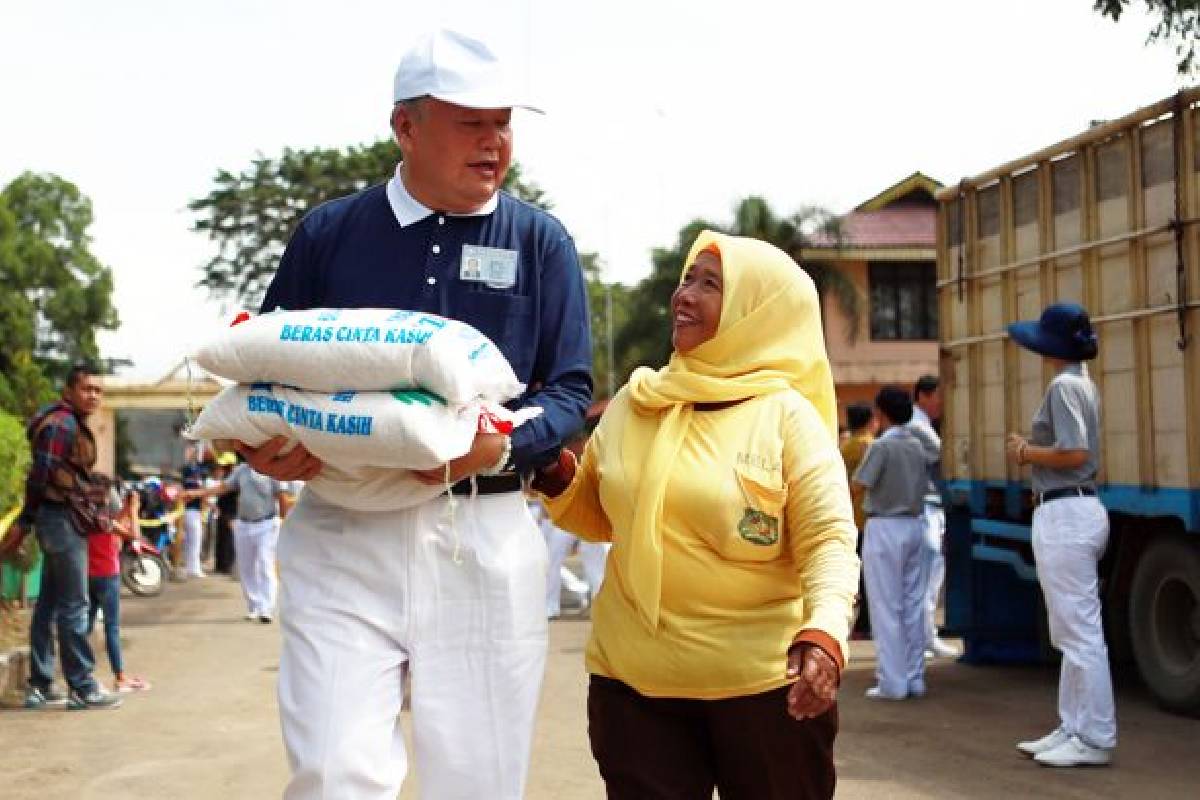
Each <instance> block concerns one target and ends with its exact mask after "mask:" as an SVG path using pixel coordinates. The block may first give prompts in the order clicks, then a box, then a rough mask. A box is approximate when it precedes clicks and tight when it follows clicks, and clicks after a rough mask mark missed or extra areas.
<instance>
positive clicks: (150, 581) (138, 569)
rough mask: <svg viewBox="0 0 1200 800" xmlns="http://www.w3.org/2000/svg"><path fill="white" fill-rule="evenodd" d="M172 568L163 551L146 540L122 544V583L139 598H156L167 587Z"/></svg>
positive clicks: (127, 540) (128, 540) (128, 541)
mask: <svg viewBox="0 0 1200 800" xmlns="http://www.w3.org/2000/svg"><path fill="white" fill-rule="evenodd" d="M170 575H171V568H170V566H168V564H167V559H166V558H164V557H163V554H162V551H160V550H159V549H158V548H157V547H155V546H154V545H152V544H150V542H148V541H146V540H145V539H141V538H139V539H132V540H130V539H126V540H125V541H124V542H122V544H121V583H123V584H124V585H125V588H127V589H129V591H131V592H133V593H134V594H135V595H137V596H138V597H156V596H158V595H160V594H162V591H163V589H165V588H166V586H167V579H168V578H169V577H170Z"/></svg>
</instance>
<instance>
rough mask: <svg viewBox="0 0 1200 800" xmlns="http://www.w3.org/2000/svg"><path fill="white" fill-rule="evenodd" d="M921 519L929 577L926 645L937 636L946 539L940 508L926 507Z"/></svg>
mask: <svg viewBox="0 0 1200 800" xmlns="http://www.w3.org/2000/svg"><path fill="white" fill-rule="evenodd" d="M921 519H922V522H923V524H924V526H925V558H926V560H927V561H928V565H927V567H926V569H927V571H928V575H929V578H928V580H927V581H926V585H925V613H926V623H927V624H928V632H927V634H926V643H927V644H933V640H934V639H936V638H937V635H938V628H937V607H938V600H939V599H941V595H942V585H943V584H944V583H945V582H946V557H945V556H944V555H943V554H942V541H943V540H944V539H945V538H946V515H945V513H944V512H943V511H942V509H941V507H940V506H931V505H927V506H925V515H924V516H923V517H922V518H921Z"/></svg>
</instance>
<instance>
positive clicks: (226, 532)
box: [213, 514, 234, 575]
mask: <svg viewBox="0 0 1200 800" xmlns="http://www.w3.org/2000/svg"><path fill="white" fill-rule="evenodd" d="M214 540H215V541H214V545H213V551H214V553H213V571H214V572H220V573H221V574H222V575H229V574H232V573H233V558H234V549H233V517H232V516H226V515H225V514H220V515H218V516H217V532H216V535H215V537H214Z"/></svg>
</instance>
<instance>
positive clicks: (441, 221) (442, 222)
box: [438, 217, 446, 225]
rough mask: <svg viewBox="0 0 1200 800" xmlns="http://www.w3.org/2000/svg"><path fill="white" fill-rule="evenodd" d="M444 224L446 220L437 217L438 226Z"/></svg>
mask: <svg viewBox="0 0 1200 800" xmlns="http://www.w3.org/2000/svg"><path fill="white" fill-rule="evenodd" d="M445 224H446V218H445V217H438V225H445Z"/></svg>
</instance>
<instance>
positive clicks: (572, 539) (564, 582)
mask: <svg viewBox="0 0 1200 800" xmlns="http://www.w3.org/2000/svg"><path fill="white" fill-rule="evenodd" d="M533 513H534V518H535V519H536V520H537V521H538V527H540V528H541V529H542V535H543V536H544V537H545V539H546V555H547V558H546V618H547V619H557V618H558V617H560V616H561V615H562V590H563V589H566V590H567V591H569V592H572V593H576V594H579V593H582V595H581V597H580V601H579V605H580V607H581V609H586V608H587V607H588V605H589V603H591V602H592V601H594V600H595V599H596V595H598V594H600V587H601V586H602V585H604V570H605V568H606V566H607V564H608V551H609V550H611V549H612V543H611V542H585V541H583V540H582V539H580V538H579V537H578V536H576V535H575V534H573V533H568V532H567V531H564V530H563V529H562V528H560V527H558V526H557V525H555V524H554V520H552V519H550V515H549V514H547V513H546V511H545V509H544V508H543V507H542V506H541V503H540V501H537V508H536V509H534V512H533ZM576 548H578V552H579V561H580V563H581V564H582V566H583V582H582V583H580V581H579V579H578V578H576V577H575V574H574V573H573V572H571V571H570V570H569V569H568V568H567V567H566V561H567V558H568V557H569V556H570V555H571V551H572V550H575V549H576Z"/></svg>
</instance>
